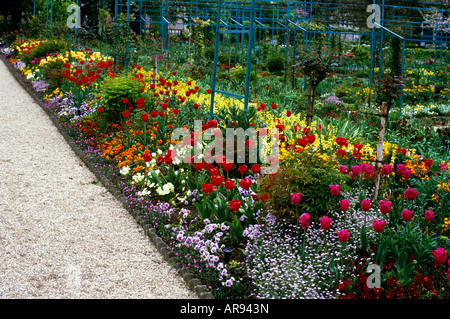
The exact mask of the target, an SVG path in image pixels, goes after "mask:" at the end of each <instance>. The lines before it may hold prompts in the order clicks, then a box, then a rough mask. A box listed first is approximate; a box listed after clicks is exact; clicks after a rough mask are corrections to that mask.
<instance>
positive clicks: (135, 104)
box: [4, 40, 450, 299]
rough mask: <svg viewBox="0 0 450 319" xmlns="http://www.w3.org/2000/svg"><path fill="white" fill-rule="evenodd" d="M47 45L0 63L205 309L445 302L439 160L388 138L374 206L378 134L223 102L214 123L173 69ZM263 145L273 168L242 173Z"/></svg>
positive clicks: (446, 243) (261, 104)
mask: <svg viewBox="0 0 450 319" xmlns="http://www.w3.org/2000/svg"><path fill="white" fill-rule="evenodd" d="M48 42H51V41H49V40H45V41H44V40H42V41H33V40H30V41H21V42H20V43H16V44H13V45H11V50H9V51H7V50H4V53H8V55H9V54H12V56H10V57H8V58H9V61H8V60H6V58H4V60H5V61H7V63H11V64H12V65H14V68H15V69H17V70H19V71H20V77H21V79H22V80H21V81H23V83H24V85H27V86H28V88H29V91H30V92H33V94H35V96H36V97H37V98H38V99H39V100H40V101H41V103H42V104H43V105H44V107H45V108H46V109H47V110H48V112H49V113H51V114H52V115H53V116H54V117H55V118H56V119H57V120H58V123H60V125H61V127H63V128H64V130H65V132H66V134H67V136H69V137H70V138H71V139H72V140H73V143H75V144H76V145H77V146H78V147H79V148H80V149H81V151H82V153H83V154H84V155H83V156H84V157H86V158H88V159H89V162H90V163H91V168H93V169H95V170H98V171H100V172H102V174H103V176H106V181H104V182H105V183H108V184H110V185H112V188H113V189H115V190H116V191H117V192H119V193H120V197H121V199H122V200H123V202H124V205H125V206H126V207H127V208H128V209H129V211H130V212H132V214H133V215H135V216H137V218H138V220H139V222H140V223H141V224H142V225H145V227H146V228H148V229H150V230H152V231H153V232H154V233H155V234H157V235H158V236H159V238H161V239H162V240H163V243H162V244H161V247H162V249H161V251H165V253H166V254H167V255H168V256H172V257H173V256H175V257H177V262H178V263H179V266H180V267H181V268H182V269H185V270H188V271H189V272H190V273H191V274H192V275H193V276H194V277H195V278H197V279H198V280H199V282H201V284H202V285H204V286H205V288H206V290H207V291H209V292H210V293H211V295H212V296H214V297H215V298H326V299H333V298H378V299H381V298H448V290H446V289H448V287H449V283H448V281H449V280H450V278H448V276H450V269H449V270H448V267H449V266H450V265H447V263H448V258H447V252H448V251H449V249H450V240H449V239H448V238H447V236H448V231H449V230H448V228H449V227H448V225H449V222H448V220H449V218H450V216H449V211H448V206H447V205H448V197H449V191H450V188H449V187H448V185H450V173H449V170H448V168H449V167H448V163H447V162H446V161H445V160H440V159H432V158H424V157H423V156H420V155H418V153H417V151H416V150H415V149H412V148H403V147H402V146H401V145H397V144H395V143H390V142H389V141H385V143H384V148H383V162H382V168H381V172H380V173H381V181H380V189H379V192H378V194H379V195H378V198H377V199H374V198H373V187H374V182H373V179H374V176H375V173H376V167H375V156H376V145H377V140H376V137H375V138H374V137H372V136H367V135H365V136H362V135H358V130H357V129H355V128H354V127H353V128H351V127H349V126H347V127H346V126H342V125H339V122H336V123H334V122H332V121H331V122H330V121H323V120H321V119H317V120H316V121H315V122H313V123H312V124H311V125H310V126H306V124H305V121H304V118H303V116H302V114H299V113H296V112H292V111H290V110H286V109H284V108H283V106H282V105H279V104H277V103H275V102H274V101H253V103H250V105H249V109H248V110H244V108H243V104H242V103H241V102H240V101H238V100H234V99H231V98H226V97H224V96H222V95H220V94H216V95H215V98H216V104H215V105H216V107H215V109H214V117H213V118H210V117H209V111H210V110H209V101H210V94H211V90H210V89H208V88H206V87H200V86H199V85H197V83H196V81H193V80H191V79H189V78H183V77H182V76H180V75H179V74H177V72H167V73H164V72H163V73H158V74H153V70H151V69H150V70H145V69H144V68H142V67H140V66H136V67H135V68H133V69H132V70H131V71H130V72H129V73H128V74H123V73H120V72H115V71H114V61H113V60H112V59H110V58H108V57H105V56H103V55H102V54H101V53H100V52H92V51H91V50H89V49H84V48H79V50H77V51H71V52H66V51H65V47H64V46H58V45H57V44H56V43H48ZM37 48H40V49H41V50H42V52H44V53H43V54H44V56H41V57H34V58H33V59H30V58H29V55H30V54H33V52H35V50H36V49H37ZM44 48H48V50H56V51H55V52H45V50H44ZM27 56H28V60H31V61H30V62H29V64H27V63H25V62H24V61H26V60H27V59H26V57H27ZM32 62H34V63H32ZM353 90H355V88H353ZM330 101H331V99H330ZM328 102H329V101H327V103H328ZM181 128H184V129H185V130H186V131H188V132H189V134H188V135H185V136H183V138H182V139H179V137H180V136H181V135H179V136H174V135H173V133H175V132H179V131H177V129H181ZM238 128H239V129H242V130H248V132H254V133H255V135H254V136H247V137H245V140H244V142H245V143H243V144H242V145H236V148H235V149H233V152H232V153H231V154H228V153H227V154H226V155H225V156H223V153H222V154H221V153H220V152H218V150H219V148H218V147H219V144H218V143H216V144H214V143H210V144H213V145H212V146H214V147H215V148H214V151H217V152H218V153H208V152H207V149H208V148H207V146H208V145H209V144H208V143H207V142H206V141H208V140H207V136H209V135H208V134H217V135H216V136H219V134H222V133H226V131H227V129H229V130H231V129H232V130H235V131H234V132H237V129H238ZM272 132H275V133H274V134H272ZM177 138H178V139H177ZM263 138H267V139H268V142H269V144H271V145H276V148H275V149H272V150H271V152H268V154H264V155H269V154H270V155H271V156H267V158H266V160H262V159H261V157H256V160H255V161H251V160H250V159H249V160H248V161H245V162H238V159H239V154H244V155H246V156H250V157H251V154H252V150H253V148H252V147H253V145H254V144H255V143H257V142H261V141H262V140H263ZM233 141H234V138H233ZM222 142H223V141H222ZM210 146H211V145H210ZM220 146H222V147H224V146H226V145H220ZM228 146H229V145H228ZM274 150H276V152H274ZM241 151H242V153H240V152H241ZM277 153H278V154H279V156H276V154H277ZM199 154H200V155H199ZM276 165H278V166H276ZM270 167H277V170H276V171H272V172H270V174H265V173H264V170H265V169H268V168H270ZM377 265H379V266H380V268H377V269H379V270H380V271H379V272H378V273H377V272H376V271H375V272H374V276H375V275H376V276H375V277H374V276H369V275H368V271H367V270H368V268H369V269H371V267H372V269H375V268H376V267H375V266H377ZM373 267H375V268H373ZM447 279H449V280H447Z"/></svg>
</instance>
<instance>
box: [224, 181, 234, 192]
mask: <svg viewBox="0 0 450 319" xmlns="http://www.w3.org/2000/svg"><path fill="white" fill-rule="evenodd" d="M235 187H236V185H235V184H234V182H233V180H231V179H226V180H225V189H226V190H231V189H233V188H235Z"/></svg>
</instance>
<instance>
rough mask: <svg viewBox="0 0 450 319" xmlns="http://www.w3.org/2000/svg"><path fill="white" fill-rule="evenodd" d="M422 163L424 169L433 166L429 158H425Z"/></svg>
mask: <svg viewBox="0 0 450 319" xmlns="http://www.w3.org/2000/svg"><path fill="white" fill-rule="evenodd" d="M423 162H424V163H425V166H426V167H430V166H431V165H433V159H431V158H425V159H424V160H423Z"/></svg>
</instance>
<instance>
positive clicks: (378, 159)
mask: <svg viewBox="0 0 450 319" xmlns="http://www.w3.org/2000/svg"><path fill="white" fill-rule="evenodd" d="M387 112H388V107H387V103H386V102H383V103H382V106H381V121H380V132H379V133H378V146H377V157H376V164H375V177H374V182H375V191H374V195H373V200H374V201H376V200H377V197H378V190H379V188H380V170H381V163H382V160H383V141H384V133H385V131H386V123H387Z"/></svg>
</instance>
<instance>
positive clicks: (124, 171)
mask: <svg viewBox="0 0 450 319" xmlns="http://www.w3.org/2000/svg"><path fill="white" fill-rule="evenodd" d="M130 171H131V169H130V167H128V166H124V167H122V168H121V169H120V174H121V175H123V176H126V175H128V174H129V173H130Z"/></svg>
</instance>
